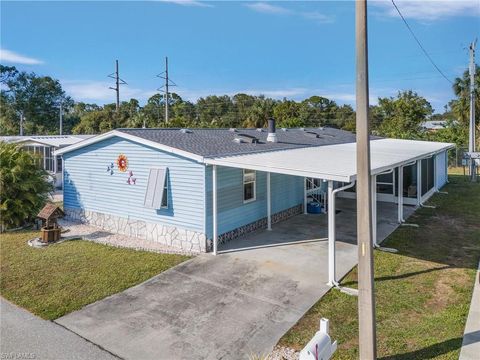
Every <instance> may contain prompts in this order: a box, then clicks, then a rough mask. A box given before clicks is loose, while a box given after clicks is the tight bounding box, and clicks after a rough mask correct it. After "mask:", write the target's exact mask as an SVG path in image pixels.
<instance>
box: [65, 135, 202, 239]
mask: <svg viewBox="0 0 480 360" xmlns="http://www.w3.org/2000/svg"><path fill="white" fill-rule="evenodd" d="M119 154H125V155H126V156H127V158H128V170H127V172H125V173H122V172H120V171H119V170H118V168H117V166H116V164H115V160H116V159H117V157H118V155H119ZM63 157H64V160H65V162H64V166H65V170H64V171H65V179H64V206H65V207H66V208H77V209H85V210H90V211H96V212H100V213H105V214H112V215H116V216H121V217H124V218H130V219H138V220H144V221H147V222H152V223H161V224H165V225H172V226H178V227H181V228H184V229H189V230H194V231H199V232H204V225H205V218H204V208H205V203H204V202H205V195H204V186H205V183H204V181H205V166H204V165H203V164H199V163H198V162H196V161H193V160H190V159H187V158H184V157H181V156H178V155H174V154H170V153H166V152H163V151H161V150H158V149H154V148H151V147H148V146H146V145H142V144H139V143H135V142H132V141H129V140H125V139H121V138H118V137H114V138H110V139H106V140H104V141H101V142H98V143H95V144H91V145H89V146H86V147H83V148H80V149H78V150H75V151H72V152H68V153H66V154H64V155H63ZM112 162H113V163H114V165H115V166H114V174H113V175H110V173H109V172H107V167H108V165H109V164H110V163H112ZM154 167H168V186H169V191H168V204H169V206H168V208H162V209H159V210H155V209H147V208H145V207H144V197H145V191H146V186H147V180H148V174H149V170H150V168H154ZM130 170H131V171H133V176H134V177H135V178H136V179H137V180H136V184H135V185H129V184H127V179H128V172H129V171H130Z"/></svg>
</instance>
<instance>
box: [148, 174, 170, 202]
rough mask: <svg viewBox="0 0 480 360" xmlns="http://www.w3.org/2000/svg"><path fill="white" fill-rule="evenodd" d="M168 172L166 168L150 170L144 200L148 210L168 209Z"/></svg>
mask: <svg viewBox="0 0 480 360" xmlns="http://www.w3.org/2000/svg"><path fill="white" fill-rule="evenodd" d="M167 170H168V169H166V168H163V169H162V168H160V169H150V174H149V175H148V181H147V190H146V191H145V199H144V206H145V207H146V208H149V209H160V208H168V179H167Z"/></svg>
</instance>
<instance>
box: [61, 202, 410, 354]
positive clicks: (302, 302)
mask: <svg viewBox="0 0 480 360" xmlns="http://www.w3.org/2000/svg"><path fill="white" fill-rule="evenodd" d="M354 205H355V201H352V200H348V201H346V200H345V201H343V200H342V201H338V208H339V209H341V212H340V213H339V214H337V235H338V239H340V240H341V241H338V242H337V264H338V266H337V276H338V278H341V277H343V276H344V275H345V274H346V273H347V272H348V271H349V270H350V269H351V268H352V267H353V266H354V265H355V264H356V259H357V250H356V245H355V241H356V240H355V229H356V225H355V223H356V222H355V210H354ZM405 210H406V215H409V214H410V213H411V212H412V211H413V209H412V208H410V207H406V208H405ZM378 214H379V223H380V224H379V231H378V234H379V238H380V239H383V238H385V237H386V236H387V235H388V234H389V233H391V232H392V231H393V230H394V229H395V228H396V225H395V224H394V223H393V222H392V219H396V205H394V204H386V203H379V211H378ZM326 223H327V217H326V215H299V216H296V217H294V218H292V219H290V220H287V221H285V222H282V223H279V224H276V225H275V226H274V227H273V231H260V232H257V233H254V234H250V235H248V236H246V237H244V238H242V239H238V240H236V241H233V242H230V243H228V245H226V246H224V247H222V248H221V249H220V250H222V253H221V254H220V255H218V256H216V257H215V256H213V255H210V254H203V255H200V256H198V257H196V258H194V259H192V260H190V261H187V262H185V263H183V264H180V265H179V266H176V267H175V268H172V269H170V270H168V271H166V272H164V273H162V274H159V275H158V276H155V277H154V278H152V279H150V280H148V281H146V282H145V283H143V284H140V285H138V286H135V287H133V288H130V289H128V290H126V291H124V292H122V293H119V294H116V295H113V296H111V297H108V298H106V299H104V300H101V301H98V302H96V303H94V304H91V305H89V306H86V307H85V308H83V309H81V310H79V311H76V312H74V313H71V314H69V315H66V316H64V317H62V318H60V319H58V320H57V322H58V323H60V324H62V325H63V326H65V327H67V328H69V329H71V330H73V331H74V332H76V333H78V334H80V335H81V336H83V337H85V338H87V339H90V340H92V341H94V342H95V343H97V344H100V345H101V346H102V347H104V348H105V349H109V350H111V351H112V352H114V353H115V354H118V355H119V356H121V357H122V358H125V359H242V358H248V356H249V355H252V354H267V353H269V352H270V351H271V350H272V349H273V347H274V345H276V343H277V341H278V340H279V339H280V337H281V336H282V335H283V334H284V333H285V332H286V331H287V330H288V329H289V328H290V327H291V326H293V325H294V324H295V323H296V322H297V321H298V320H299V319H300V318H301V317H302V315H303V314H304V313H305V312H306V311H307V310H308V309H309V308H310V307H311V306H312V305H313V304H314V303H315V302H316V301H318V300H319V299H320V298H321V297H322V296H323V295H324V294H325V293H326V292H327V291H328V290H329V288H328V287H327V286H326V282H327V266H328V263H327V240H326V235H327V226H326Z"/></svg>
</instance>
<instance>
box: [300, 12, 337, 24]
mask: <svg viewBox="0 0 480 360" xmlns="http://www.w3.org/2000/svg"><path fill="white" fill-rule="evenodd" d="M300 14H301V15H302V16H303V17H304V18H306V19H310V20H315V21H317V22H319V23H322V24H330V23H332V22H333V21H334V20H335V19H334V17H333V16H329V15H325V14H322V13H320V12H318V11H312V12H302V13H300Z"/></svg>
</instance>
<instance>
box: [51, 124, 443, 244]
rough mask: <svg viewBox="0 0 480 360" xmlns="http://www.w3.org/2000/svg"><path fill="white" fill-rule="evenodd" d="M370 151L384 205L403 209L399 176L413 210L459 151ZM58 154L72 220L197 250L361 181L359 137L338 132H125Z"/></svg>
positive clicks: (407, 145)
mask: <svg viewBox="0 0 480 360" xmlns="http://www.w3.org/2000/svg"><path fill="white" fill-rule="evenodd" d="M272 128H273V129H274V126H273V127H272ZM267 138H270V140H275V141H276V142H273V141H268V140H267ZM371 147H372V175H375V176H374V177H372V179H374V178H375V179H376V178H377V175H378V177H379V179H378V186H377V187H376V188H378V191H379V195H378V199H379V200H380V201H392V202H393V201H397V199H398V189H399V187H398V186H396V185H395V184H399V183H400V182H399V181H398V173H399V171H401V172H402V174H403V175H402V176H401V177H402V179H403V180H404V181H403V185H402V187H401V189H402V190H401V191H402V192H403V197H402V200H403V201H404V203H407V204H408V203H410V204H412V205H415V204H419V203H420V202H421V201H424V200H425V199H426V198H428V197H429V196H430V195H431V194H432V193H433V192H434V191H435V190H436V189H438V188H440V187H441V186H443V184H444V183H445V182H446V151H447V149H448V148H450V147H451V144H442V143H429V142H421V141H408V140H392V139H379V138H378V139H375V140H372V141H371ZM56 154H57V155H62V156H63V160H64V208H65V212H66V214H67V215H68V216H70V217H71V218H73V219H78V220H82V221H85V222H88V223H91V224H93V225H96V226H99V227H102V228H104V229H106V230H109V231H113V232H117V233H122V234H127V235H131V236H135V237H139V238H143V239H147V240H151V241H158V242H162V243H165V244H167V245H170V246H174V247H177V248H180V249H183V250H189V251H198V252H205V251H209V250H211V249H212V247H213V249H214V250H216V244H217V243H220V242H223V241H226V240H229V239H233V238H236V237H238V236H240V235H242V234H244V233H247V232H250V231H253V230H256V229H259V228H267V227H270V226H271V224H272V223H275V222H278V221H282V220H284V219H287V218H289V217H291V216H294V215H297V214H300V213H303V212H304V211H305V210H306V202H307V201H308V200H307V199H308V198H309V197H308V196H309V194H310V193H311V192H314V191H315V190H320V189H323V188H325V186H323V185H322V184H323V183H324V181H326V182H327V183H328V185H329V188H330V195H329V196H330V197H331V196H333V195H332V194H333V193H332V192H331V190H332V189H333V188H336V187H339V186H341V185H342V183H349V182H352V181H355V177H356V174H355V172H356V171H355V135H354V134H352V133H350V132H347V131H343V130H337V129H332V128H316V129H281V130H279V131H277V132H276V133H275V130H270V131H269V132H267V131H266V129H248V130H244V129H238V130H237V129H118V130H114V131H111V132H108V133H106V134H103V135H99V136H96V137H94V138H91V139H88V140H86V141H83V142H81V143H78V144H74V145H71V146H69V147H66V148H63V149H60V150H58V151H57V152H56ZM389 169H393V170H391V171H390V173H385V172H386V171H387V172H388V170H389ZM382 173H385V174H383V175H380V174H382ZM417 178H420V180H422V179H423V182H420V184H418V183H419V181H417ZM313 179H320V180H313ZM417 186H418V187H419V189H421V191H418V192H417ZM344 195H345V196H346V197H352V196H355V193H354V192H353V193H352V192H351V193H345V194H344ZM382 196H383V198H382Z"/></svg>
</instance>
